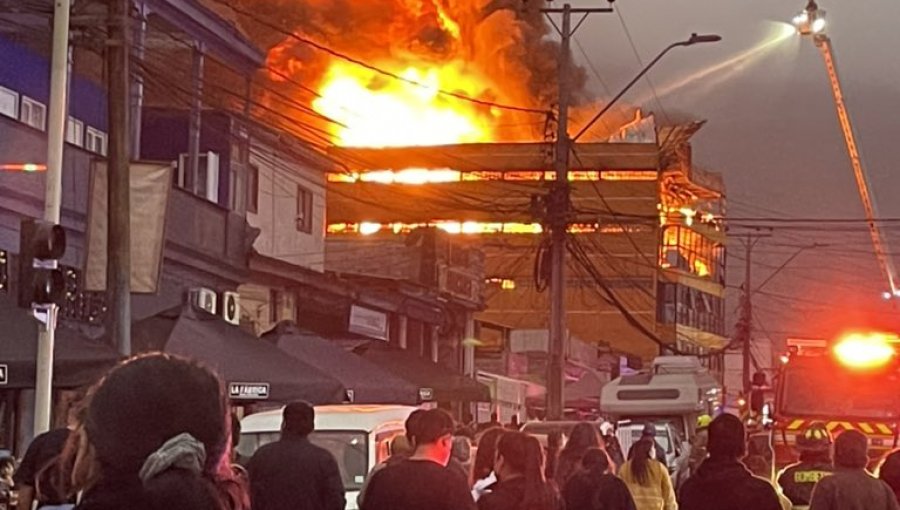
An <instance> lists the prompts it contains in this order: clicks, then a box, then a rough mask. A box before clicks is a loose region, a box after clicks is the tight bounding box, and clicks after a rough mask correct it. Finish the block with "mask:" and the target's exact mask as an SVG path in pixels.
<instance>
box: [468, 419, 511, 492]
mask: <svg viewBox="0 0 900 510" xmlns="http://www.w3.org/2000/svg"><path fill="white" fill-rule="evenodd" d="M504 432H506V431H505V430H503V429H501V428H492V429H488V430H486V431H484V432H483V433H482V434H481V438H479V439H478V450H477V451H476V452H475V464H474V465H473V466H472V480H473V484H472V498H473V499H474V500H475V501H478V500H479V499H481V496H482V495H484V494H485V493H487V492H489V491H490V487H491V486H492V485H493V484H495V483H497V475H496V473H494V461H495V460H496V459H497V441H498V440H499V439H500V436H502V435H503V433H504Z"/></svg>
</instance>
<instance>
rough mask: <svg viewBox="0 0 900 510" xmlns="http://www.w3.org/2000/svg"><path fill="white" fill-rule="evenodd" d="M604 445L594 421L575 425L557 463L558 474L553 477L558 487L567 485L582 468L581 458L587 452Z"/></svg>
mask: <svg viewBox="0 0 900 510" xmlns="http://www.w3.org/2000/svg"><path fill="white" fill-rule="evenodd" d="M602 447H603V443H602V441H601V440H600V432H598V431H597V427H595V426H594V424H593V423H588V422H586V421H583V422H581V423H578V424H577V425H575V427H574V428H572V434H571V435H570V436H569V441H568V442H567V443H566V446H565V448H563V450H562V452H560V454H559V460H558V461H557V464H556V474H555V475H554V477H553V479H554V481H555V482H556V485H557V487H565V486H566V483H567V482H568V481H569V478H572V477H573V476H575V473H577V472H578V470H579V469H580V468H581V458H582V457H584V454H585V452H587V451H588V450H590V449H591V448H602Z"/></svg>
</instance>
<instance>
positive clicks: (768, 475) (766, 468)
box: [744, 455, 794, 510]
mask: <svg viewBox="0 0 900 510" xmlns="http://www.w3.org/2000/svg"><path fill="white" fill-rule="evenodd" d="M744 466H746V467H747V469H748V470H750V472H751V473H753V476H755V477H757V478H760V479H762V480H765V481H767V482H769V483H771V484H773V487H775V493H776V494H777V495H778V501H779V502H780V503H781V510H791V509H792V508H794V504H793V503H791V500H790V498H788V497H787V496H785V495H784V494H783V493H782V492H781V490H780V489H779V488H778V487H777V486H775V485H774V482H773V481H772V467H771V466H770V465H769V463H768V462H767V461H766V458H765V457H763V456H762V455H748V456H747V457H745V458H744Z"/></svg>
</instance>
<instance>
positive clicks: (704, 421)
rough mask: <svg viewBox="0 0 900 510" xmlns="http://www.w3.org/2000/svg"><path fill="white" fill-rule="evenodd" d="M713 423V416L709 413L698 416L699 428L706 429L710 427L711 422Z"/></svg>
mask: <svg viewBox="0 0 900 510" xmlns="http://www.w3.org/2000/svg"><path fill="white" fill-rule="evenodd" d="M710 423H712V416H710V415H708V414H701V415H700V416H698V417H697V429H698V430H700V429H705V428H706V427H709V424H710Z"/></svg>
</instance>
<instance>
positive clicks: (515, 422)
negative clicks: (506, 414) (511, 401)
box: [509, 414, 519, 429]
mask: <svg viewBox="0 0 900 510" xmlns="http://www.w3.org/2000/svg"><path fill="white" fill-rule="evenodd" d="M509 424H510V426H512V427H514V428H516V429H518V428H519V415H518V414H514V415H512V418H510V420H509Z"/></svg>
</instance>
